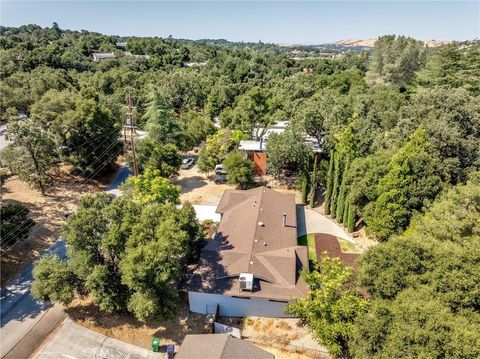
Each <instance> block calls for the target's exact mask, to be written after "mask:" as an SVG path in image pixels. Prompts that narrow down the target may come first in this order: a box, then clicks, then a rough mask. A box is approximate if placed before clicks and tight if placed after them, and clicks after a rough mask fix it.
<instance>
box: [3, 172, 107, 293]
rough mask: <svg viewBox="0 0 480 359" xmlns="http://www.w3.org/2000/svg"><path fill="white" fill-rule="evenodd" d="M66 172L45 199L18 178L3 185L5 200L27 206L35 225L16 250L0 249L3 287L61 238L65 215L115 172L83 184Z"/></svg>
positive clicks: (11, 177)
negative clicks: (79, 200) (99, 179)
mask: <svg viewBox="0 0 480 359" xmlns="http://www.w3.org/2000/svg"><path fill="white" fill-rule="evenodd" d="M67 170H68V167H66V166H64V167H63V168H60V171H58V173H57V174H56V175H55V178H54V185H53V186H52V187H51V188H49V189H48V191H47V194H46V195H45V196H42V194H41V193H40V191H38V190H36V189H34V188H31V187H30V186H29V185H28V184H27V183H25V182H22V181H20V179H19V178H18V177H17V176H9V177H8V178H7V179H6V181H5V184H4V185H3V186H2V191H1V194H2V201H5V202H12V203H21V204H23V205H25V206H26V207H28V208H29V210H30V216H31V218H32V219H33V220H34V221H35V223H36V224H35V227H34V228H33V229H32V230H31V232H30V235H29V236H28V238H27V239H25V240H22V241H18V242H17V243H15V245H14V246H13V247H11V244H8V243H7V244H5V245H2V246H1V247H0V252H1V254H2V256H1V285H2V286H3V285H5V284H6V283H7V282H8V281H9V280H10V279H11V278H13V277H14V276H15V275H16V274H17V273H18V272H20V271H21V270H22V269H23V268H24V267H25V266H26V265H27V264H28V263H30V262H31V261H32V260H33V259H35V258H36V257H38V256H39V255H40V254H41V253H42V252H43V251H44V250H45V249H47V248H48V247H50V246H51V245H52V244H53V243H54V242H55V241H56V240H57V239H58V236H59V231H60V228H61V226H62V224H63V222H64V221H65V215H66V214H68V213H71V212H73V211H74V210H75V204H76V202H77V200H78V198H80V197H81V196H83V195H85V194H88V193H93V192H97V191H100V190H103V189H105V187H106V183H109V182H110V181H111V179H112V178H113V176H114V175H115V172H116V171H112V172H111V173H109V174H108V175H106V176H105V177H104V178H102V179H101V181H91V182H90V183H88V184H87V185H83V183H84V182H85V180H84V179H83V178H72V176H69V175H68V174H67V173H66V171H67Z"/></svg>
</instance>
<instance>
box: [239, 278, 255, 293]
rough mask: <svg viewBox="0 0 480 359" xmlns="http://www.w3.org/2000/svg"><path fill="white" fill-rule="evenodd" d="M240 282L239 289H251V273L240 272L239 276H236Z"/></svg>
mask: <svg viewBox="0 0 480 359" xmlns="http://www.w3.org/2000/svg"><path fill="white" fill-rule="evenodd" d="M238 281H239V282H240V290H248V291H250V292H251V291H252V290H253V274H252V273H240V277H239V278H238Z"/></svg>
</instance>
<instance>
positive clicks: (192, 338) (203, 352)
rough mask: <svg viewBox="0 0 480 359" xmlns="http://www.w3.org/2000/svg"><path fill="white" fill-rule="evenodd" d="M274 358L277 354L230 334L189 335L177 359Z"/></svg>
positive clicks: (184, 340)
mask: <svg viewBox="0 0 480 359" xmlns="http://www.w3.org/2000/svg"><path fill="white" fill-rule="evenodd" d="M205 358H208V359H274V358H275V356H274V355H273V354H271V353H269V352H267V351H265V350H263V349H260V348H257V347H256V346H254V345H253V344H250V343H248V342H245V341H243V340H241V339H238V338H234V337H232V336H230V335H229V334H195V335H187V336H185V338H184V339H183V342H182V345H181V346H180V349H179V350H178V353H177V354H176V355H175V359H205Z"/></svg>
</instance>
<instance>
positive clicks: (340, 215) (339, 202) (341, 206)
mask: <svg viewBox="0 0 480 359" xmlns="http://www.w3.org/2000/svg"><path fill="white" fill-rule="evenodd" d="M348 166H349V159H347V163H346V164H345V166H344V168H343V174H342V183H341V185H340V192H339V193H338V199H337V211H336V217H337V221H339V222H341V223H345V222H344V221H343V210H344V209H345V196H346V194H345V192H346V187H347V183H346V182H347V171H348Z"/></svg>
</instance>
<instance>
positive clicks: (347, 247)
mask: <svg viewBox="0 0 480 359" xmlns="http://www.w3.org/2000/svg"><path fill="white" fill-rule="evenodd" d="M337 241H338V243H339V244H340V249H341V250H342V252H343V253H357V254H358V253H360V251H359V250H358V248H357V247H356V246H355V244H353V243H352V242H349V241H347V240H346V239H343V238H339V237H337Z"/></svg>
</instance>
